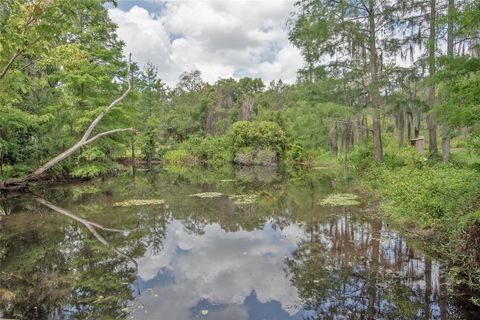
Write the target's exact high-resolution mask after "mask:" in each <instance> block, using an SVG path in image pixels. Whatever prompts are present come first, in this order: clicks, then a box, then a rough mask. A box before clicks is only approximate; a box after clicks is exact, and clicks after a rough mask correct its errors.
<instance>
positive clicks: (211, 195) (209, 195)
mask: <svg viewBox="0 0 480 320" xmlns="http://www.w3.org/2000/svg"><path fill="white" fill-rule="evenodd" d="M222 196H223V193H220V192H200V193H195V194H191V195H190V197H197V198H219V197H222Z"/></svg>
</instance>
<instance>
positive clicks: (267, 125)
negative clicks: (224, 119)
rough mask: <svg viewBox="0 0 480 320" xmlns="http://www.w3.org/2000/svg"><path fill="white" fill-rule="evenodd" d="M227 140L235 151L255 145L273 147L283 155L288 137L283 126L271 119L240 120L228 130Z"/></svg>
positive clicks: (255, 146)
mask: <svg viewBox="0 0 480 320" xmlns="http://www.w3.org/2000/svg"><path fill="white" fill-rule="evenodd" d="M227 140H228V142H229V143H230V144H231V146H232V147H233V152H236V151H237V150H239V149H240V148H244V147H253V148H262V149H271V150H273V151H275V152H277V154H278V155H283V153H284V151H285V149H286V146H287V138H286V136H285V133H284V132H283V130H282V128H280V126H279V125H278V124H276V123H275V122H269V121H254V122H250V121H238V122H235V123H234V124H233V125H232V126H231V127H230V129H229V130H228V132H227Z"/></svg>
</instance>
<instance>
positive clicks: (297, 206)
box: [0, 166, 479, 320]
mask: <svg viewBox="0 0 480 320" xmlns="http://www.w3.org/2000/svg"><path fill="white" fill-rule="evenodd" d="M316 169H317V170H314V169H306V168H303V169H299V170H287V171H283V170H280V169H275V168H234V167H222V168H217V169H205V168H203V169H202V168H199V167H193V166H192V167H180V166H179V167H175V166H166V167H158V168H154V169H153V170H151V171H146V170H140V169H138V170H136V172H132V173H128V174H121V175H119V176H116V177H111V178H105V179H101V180H94V181H90V182H82V183H74V184H61V185H56V186H49V187H42V188H37V189H36V190H34V192H35V196H33V195H23V196H17V197H9V198H6V199H0V210H1V211H0V219H1V220H0V297H1V298H2V301H3V302H2V304H1V305H0V316H2V317H5V318H10V319H12V318H21V319H166V320H169V319H175V320H182V319H240V320H241V319H259V320H260V319H415V318H421V319H473V318H478V317H479V314H478V313H477V311H476V310H473V309H471V308H470V307H467V305H466V304H464V303H462V298H459V297H458V295H456V294H455V292H453V291H452V289H451V288H448V287H447V285H446V284H445V270H443V268H442V264H441V263H440V262H439V261H437V260H435V259H434V258H432V257H429V256H427V255H425V254H424V253H423V252H422V250H421V248H422V247H423V246H424V245H425V244H423V243H413V242H411V241H410V240H408V239H407V238H406V237H404V236H402V235H401V234H400V233H398V232H397V231H395V230H394V229H391V228H390V227H389V224H388V222H387V221H384V220H381V219H378V217H377V218H376V215H375V210H376V204H375V202H374V201H373V200H372V199H370V198H368V197H365V196H362V195H361V194H359V193H358V192H357V191H355V190H354V189H353V188H352V186H349V185H348V184H347V183H343V182H342V179H340V178H337V177H336V174H335V172H333V171H331V170H329V169H328V168H316ZM466 298H468V297H464V298H463V299H466Z"/></svg>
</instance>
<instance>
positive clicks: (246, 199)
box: [228, 194, 257, 205]
mask: <svg viewBox="0 0 480 320" xmlns="http://www.w3.org/2000/svg"><path fill="white" fill-rule="evenodd" d="M228 197H229V198H230V200H232V201H233V203H234V204H236V205H247V204H253V203H255V202H257V195H256V194H232V195H230V196H228Z"/></svg>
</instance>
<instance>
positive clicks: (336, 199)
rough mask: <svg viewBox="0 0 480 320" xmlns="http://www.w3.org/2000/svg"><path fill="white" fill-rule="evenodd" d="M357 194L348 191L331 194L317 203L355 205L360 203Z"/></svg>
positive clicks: (324, 204)
mask: <svg viewBox="0 0 480 320" xmlns="http://www.w3.org/2000/svg"><path fill="white" fill-rule="evenodd" d="M358 198H359V196H357V195H354V194H350V193H338V194H331V195H329V196H328V197H327V198H325V199H323V200H321V201H319V202H318V203H319V204H320V205H323V206H355V205H358V204H360V202H359V201H358V200H357V199H358Z"/></svg>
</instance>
